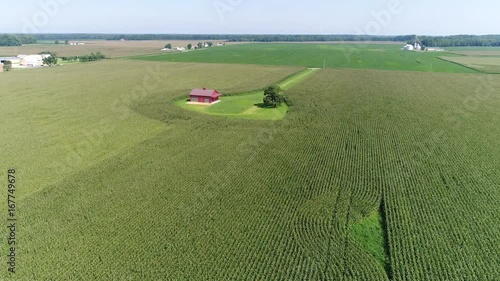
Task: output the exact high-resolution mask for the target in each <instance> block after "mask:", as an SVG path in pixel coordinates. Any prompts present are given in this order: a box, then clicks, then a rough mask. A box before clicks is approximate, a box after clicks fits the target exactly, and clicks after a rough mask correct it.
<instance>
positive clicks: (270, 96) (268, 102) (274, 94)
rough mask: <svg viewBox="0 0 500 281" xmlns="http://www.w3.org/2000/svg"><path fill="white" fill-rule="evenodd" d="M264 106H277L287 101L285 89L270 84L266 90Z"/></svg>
mask: <svg viewBox="0 0 500 281" xmlns="http://www.w3.org/2000/svg"><path fill="white" fill-rule="evenodd" d="M263 102H264V106H266V107H273V108H276V107H278V106H280V105H281V104H282V103H284V102H286V97H285V95H283V89H281V87H280V86H269V87H267V88H266V89H265V90H264V100H263Z"/></svg>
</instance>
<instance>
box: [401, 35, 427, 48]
mask: <svg viewBox="0 0 500 281" xmlns="http://www.w3.org/2000/svg"><path fill="white" fill-rule="evenodd" d="M402 50H403V51H425V47H423V46H422V42H421V41H420V40H418V36H417V35H415V42H414V43H413V44H410V43H408V44H406V45H405V46H404V47H403V48H402Z"/></svg>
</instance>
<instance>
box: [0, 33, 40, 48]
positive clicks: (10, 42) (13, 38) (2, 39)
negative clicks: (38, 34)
mask: <svg viewBox="0 0 500 281" xmlns="http://www.w3.org/2000/svg"><path fill="white" fill-rule="evenodd" d="M24 44H36V38H35V37H32V36H25V35H0V46H21V45H24Z"/></svg>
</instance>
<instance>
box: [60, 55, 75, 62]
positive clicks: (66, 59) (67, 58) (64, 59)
mask: <svg viewBox="0 0 500 281" xmlns="http://www.w3.org/2000/svg"><path fill="white" fill-rule="evenodd" d="M61 59H62V60H63V61H68V62H71V61H78V56H71V57H61Z"/></svg>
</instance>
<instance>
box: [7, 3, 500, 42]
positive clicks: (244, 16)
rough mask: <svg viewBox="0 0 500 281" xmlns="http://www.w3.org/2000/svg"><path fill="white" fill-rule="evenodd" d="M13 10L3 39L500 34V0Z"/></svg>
mask: <svg viewBox="0 0 500 281" xmlns="http://www.w3.org/2000/svg"><path fill="white" fill-rule="evenodd" d="M42 3H52V4H53V3H57V5H56V7H52V8H49V9H45V10H44V8H43V7H42ZM398 3H399V4H398ZM52 6H53V5H52ZM389 6H391V7H392V9H389ZM6 7H7V8H6V9H5V10H4V12H3V13H2V14H3V15H2V17H0V33H5V32H7V33H24V32H28V33H31V32H39V33H222V34H228V33H256V34H260V33H272V34H275V33H278V34H304V33H307V34H376V35H399V34H420V35H450V34H499V33H500V16H498V13H499V11H500V1H498V0H475V1H451V0H441V1H435V0H416V1H415V0H412V1H408V0H357V1H332V0H308V1H305V0H300V1H293V0H289V1H285V0H178V1H168V0H149V1H148V0H142V1H137V0H121V1H111V0H86V1H82V0H23V1H10V2H9V4H8V5H7V6H6ZM380 11H383V12H381V13H379V12H380ZM377 13H378V14H379V15H381V16H379V17H377V16H376V14H377ZM387 15H390V18H389V17H387Z"/></svg>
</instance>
